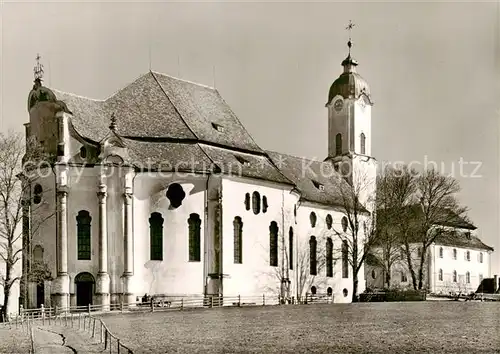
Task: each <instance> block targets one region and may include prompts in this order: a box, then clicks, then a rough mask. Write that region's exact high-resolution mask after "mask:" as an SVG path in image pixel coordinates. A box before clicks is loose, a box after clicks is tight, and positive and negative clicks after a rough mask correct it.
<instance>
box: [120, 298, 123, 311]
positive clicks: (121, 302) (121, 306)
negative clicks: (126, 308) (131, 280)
mask: <svg viewBox="0 0 500 354" xmlns="http://www.w3.org/2000/svg"><path fill="white" fill-rule="evenodd" d="M120 310H121V312H122V313H123V299H121V301H120Z"/></svg>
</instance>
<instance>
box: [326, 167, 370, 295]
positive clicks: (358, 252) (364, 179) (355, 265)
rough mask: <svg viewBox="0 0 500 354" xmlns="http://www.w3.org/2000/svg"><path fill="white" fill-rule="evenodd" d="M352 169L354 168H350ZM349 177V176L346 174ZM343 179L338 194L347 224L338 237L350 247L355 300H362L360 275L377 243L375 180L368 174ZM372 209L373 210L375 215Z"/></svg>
mask: <svg viewBox="0 0 500 354" xmlns="http://www.w3.org/2000/svg"><path fill="white" fill-rule="evenodd" d="M349 168H351V167H349ZM344 175H345V174H344ZM344 181H345V180H340V183H339V188H338V193H339V195H340V200H341V209H342V212H343V213H344V215H345V219H343V220H346V222H342V223H341V225H340V227H341V228H339V226H336V227H335V228H334V230H335V234H336V235H337V236H338V237H339V238H340V240H341V241H342V243H343V245H346V246H347V247H346V248H347V250H346V251H347V258H348V264H349V268H350V269H351V272H352V301H353V302H356V301H357V300H358V283H359V280H358V276H359V271H360V270H361V269H362V267H363V264H364V262H365V260H366V257H367V256H368V254H369V252H370V250H371V248H372V247H373V245H374V244H375V243H376V239H377V233H376V232H375V230H376V223H375V221H376V211H375V208H374V204H375V195H374V194H375V189H374V188H373V185H374V184H375V183H376V181H375V179H372V178H371V176H370V175H369V174H368V173H367V172H366V171H364V172H363V171H357V173H355V174H352V173H350V174H348V178H347V179H346V181H347V183H343V182H344ZM369 210H372V211H371V212H370V211H369Z"/></svg>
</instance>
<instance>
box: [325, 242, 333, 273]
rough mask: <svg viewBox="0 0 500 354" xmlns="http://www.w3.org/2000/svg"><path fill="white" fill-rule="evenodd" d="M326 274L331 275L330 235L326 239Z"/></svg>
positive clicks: (331, 251) (331, 248) (331, 249)
mask: <svg viewBox="0 0 500 354" xmlns="http://www.w3.org/2000/svg"><path fill="white" fill-rule="evenodd" d="M326 276H327V277H333V241H332V238H331V237H328V238H327V239H326Z"/></svg>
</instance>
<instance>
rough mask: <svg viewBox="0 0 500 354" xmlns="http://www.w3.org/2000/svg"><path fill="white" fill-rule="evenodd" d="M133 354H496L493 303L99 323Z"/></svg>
mask: <svg viewBox="0 0 500 354" xmlns="http://www.w3.org/2000/svg"><path fill="white" fill-rule="evenodd" d="M103 319H104V320H105V322H106V324H107V325H108V327H109V329H110V330H111V331H112V332H113V333H114V334H116V335H118V336H119V337H120V338H121V341H122V343H123V344H125V345H128V346H129V347H131V348H132V349H133V350H134V353H137V354H139V353H382V352H385V353H403V352H405V353H408V352H412V353H415V352H419V353H422V352H426V353H495V352H497V353H500V303H498V302H497V303H494V302H482V303H481V302H452V301H450V302H448V301H446V302H444V301H439V302H432V301H428V302H406V303H358V304H345V305H341V304H338V305H302V306H290V305H288V306H269V307H244V308H222V309H199V310H184V311H169V312H155V313H142V314H140V313H136V314H124V315H105V316H103Z"/></svg>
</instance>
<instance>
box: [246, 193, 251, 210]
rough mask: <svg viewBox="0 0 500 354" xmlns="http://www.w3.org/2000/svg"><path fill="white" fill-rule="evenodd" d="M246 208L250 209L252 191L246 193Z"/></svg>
mask: <svg viewBox="0 0 500 354" xmlns="http://www.w3.org/2000/svg"><path fill="white" fill-rule="evenodd" d="M245 209H246V210H250V193H247V194H245Z"/></svg>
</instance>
